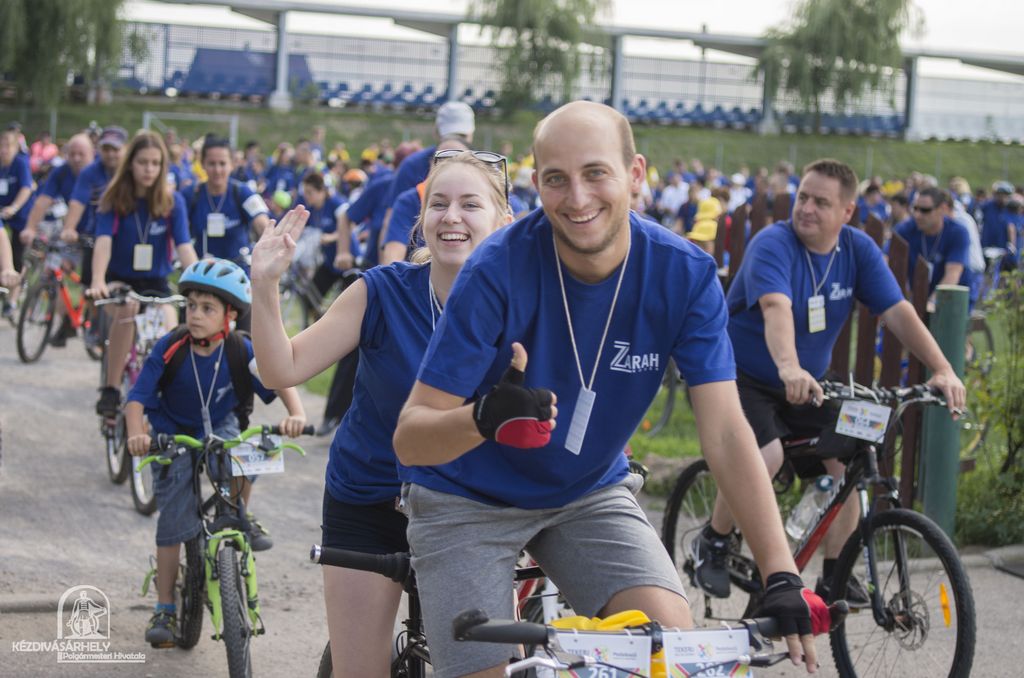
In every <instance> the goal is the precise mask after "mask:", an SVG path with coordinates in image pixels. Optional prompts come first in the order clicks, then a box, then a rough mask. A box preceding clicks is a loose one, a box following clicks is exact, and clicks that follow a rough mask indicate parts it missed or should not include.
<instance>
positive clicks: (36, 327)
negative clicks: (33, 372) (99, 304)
mask: <svg viewBox="0 0 1024 678" xmlns="http://www.w3.org/2000/svg"><path fill="white" fill-rule="evenodd" d="M85 239H86V238H85V237H83V238H82V239H80V240H79V242H78V244H74V245H69V244H67V243H63V242H61V241H60V240H54V241H52V242H51V241H47V240H43V239H38V238H37V239H36V241H35V242H34V243H33V244H32V248H33V249H34V250H36V251H37V252H39V253H40V254H41V255H42V257H41V258H44V268H43V271H42V274H41V275H40V276H39V278H38V280H36V281H35V282H33V283H32V284H31V286H30V287H29V288H28V291H27V292H25V298H24V301H23V302H22V305H21V313H20V314H19V316H18V337H17V345H18V357H19V358H21V361H22V362H25V363H33V362H35V361H37V360H39V358H40V357H41V356H42V355H43V351H45V350H46V346H47V344H49V343H50V338H51V335H52V334H53V322H54V320H55V319H56V318H58V317H60V315H61V313H59V309H60V307H59V306H58V304H63V315H64V317H66V318H67V321H68V323H69V324H70V326H71V327H72V328H73V329H74V330H75V331H76V332H78V331H79V330H81V331H82V335H83V340H84V341H85V350H86V353H88V354H89V357H90V358H92V359H93V360H99V359H100V358H101V357H102V356H103V340H102V336H103V335H102V332H101V331H99V330H101V329H102V328H101V327H100V326H98V325H97V326H95V327H94V323H101V322H102V319H101V318H102V314H101V313H98V312H97V311H96V309H95V307H94V306H93V305H92V304H90V303H88V300H87V299H86V298H85V294H84V284H83V283H82V278H81V276H79V275H78V273H77V272H76V271H75V262H76V259H77V258H78V257H80V255H81V249H82V247H83V246H87V245H88V243H83V242H82V241H83V240H85Z"/></svg>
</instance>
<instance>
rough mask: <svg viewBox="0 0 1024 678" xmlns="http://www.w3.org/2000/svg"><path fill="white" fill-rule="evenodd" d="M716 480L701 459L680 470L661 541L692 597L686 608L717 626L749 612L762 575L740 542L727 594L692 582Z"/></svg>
mask: <svg viewBox="0 0 1024 678" xmlns="http://www.w3.org/2000/svg"><path fill="white" fill-rule="evenodd" d="M717 495H718V484H717V483H716V482H715V478H714V476H712V475H711V471H710V469H708V463H707V461H705V460H704V459H697V460H695V461H694V462H693V463H691V464H690V465H689V466H687V467H686V468H685V469H683V472H682V473H680V474H679V478H678V479H677V480H676V484H675V487H673V488H672V494H671V496H670V497H669V500H668V504H667V505H666V506H665V517H664V518H663V520H662V524H661V541H662V543H663V544H664V545H665V548H666V549H667V550H668V554H669V556H671V557H672V562H674V563H675V564H676V569H678V570H679V572H680V576H681V578H682V580H683V582H684V583H685V584H686V594H687V597H689V599H690V612H691V613H692V614H693V621H694V623H695V624H696V625H697V626H715V625H717V624H718V621H719V620H729V621H734V620H737V619H745V618H746V617H749V616H751V614H752V613H753V611H754V608H755V607H756V606H757V602H758V598H759V597H760V595H759V591H760V588H761V585H760V575H759V574H758V571H757V567H756V565H755V564H754V558H753V556H752V555H750V552H749V549H747V548H746V547H745V546H744V545H743V544H742V543H741V544H739V548H738V549H736V550H735V551H730V554H729V557H728V567H729V579H730V581H731V591H730V595H729V597H728V598H716V597H714V596H710V595H708V594H706V593H705V592H704V590H703V589H701V588H700V587H699V586H698V585H697V583H696V581H695V580H694V573H695V570H696V566H697V563H696V561H695V560H694V556H693V542H694V540H695V539H697V537H698V536H699V535H700V532H701V530H702V529H703V528H704V526H705V525H707V523H708V522H709V521H710V520H711V512H712V510H713V509H714V508H715V497H716V496H717Z"/></svg>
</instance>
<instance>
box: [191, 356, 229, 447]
mask: <svg viewBox="0 0 1024 678" xmlns="http://www.w3.org/2000/svg"><path fill="white" fill-rule="evenodd" d="M188 348H189V356H190V357H191V358H192V374H194V375H195V377H196V391H197V392H198V393H199V408H200V410H201V412H202V415H203V435H204V436H205V437H207V438H209V437H210V436H212V435H213V422H212V421H211V419H210V403H211V402H212V401H213V389H215V388H216V387H217V375H218V374H220V362H221V358H223V357H224V342H223V341H221V342H220V348H219V349H218V351H217V363H216V365H214V367H213V379H212V380H211V381H210V391H209V392H208V393H207V394H206V398H203V387H202V386H201V385H200V384H199V370H198V369H197V368H196V351H195V347H193V346H192V343H191V342H189V345H188Z"/></svg>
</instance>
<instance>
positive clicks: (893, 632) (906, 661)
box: [831, 509, 975, 678]
mask: <svg viewBox="0 0 1024 678" xmlns="http://www.w3.org/2000/svg"><path fill="white" fill-rule="evenodd" d="M868 539H869V540H870V545H869V546H870V551H872V552H873V558H874V564H875V571H876V572H877V577H870V576H869V573H868V568H867V566H866V563H865V557H864V556H863V551H864V540H863V537H862V534H861V531H860V530H857V531H856V532H854V533H853V536H852V537H850V540H849V541H847V542H846V545H845V546H844V547H843V551H842V553H841V554H840V556H839V559H838V561H837V562H836V571H835V575H834V577H835V586H833V587H832V590H833V591H837V592H839V591H845V590H846V584H847V582H848V581H849V580H850V577H851V576H857V577H859V578H860V580H861V581H863V582H865V583H867V584H868V590H869V591H870V590H871V589H872V587H874V588H876V589H877V590H878V593H879V596H880V597H881V605H882V617H883V618H884V620H885V621H884V623H883V624H879V623H878V622H877V621H876V620H875V616H874V615H873V614H872V610H871V609H870V608H864V609H861V610H854V611H851V613H850V615H849V616H848V617H847V618H846V621H845V622H844V623H843V624H842V625H841V626H839V627H838V628H837V629H835V630H834V631H833V632H832V634H831V641H832V655H833V657H835V661H836V667H837V668H838V669H839V675H840V676H844V677H849V678H853V677H854V676H857V677H859V678H865V677H866V676H900V677H901V678H914V677H915V676H920V677H921V678H941V677H943V676H950V677H954V676H955V677H959V676H968V675H970V672H971V664H972V663H973V660H974V641H975V616H974V595H973V594H972V593H971V584H970V582H969V581H968V579H967V573H966V572H965V571H964V567H963V564H962V563H961V562H960V557H959V556H958V555H957V552H956V549H955V547H954V546H953V543H952V542H951V541H950V540H949V538H948V537H947V536H946V535H945V533H944V532H943V531H942V530H941V529H940V528H939V526H938V525H936V524H935V523H934V522H932V521H931V520H929V519H928V518H927V517H925V516H923V515H921V514H920V513H915V512H914V511H909V510H906V509H892V510H887V511H882V512H881V513H876V514H875V515H874V516H872V518H871V523H870V525H869V527H868Z"/></svg>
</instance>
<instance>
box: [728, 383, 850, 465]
mask: <svg viewBox="0 0 1024 678" xmlns="http://www.w3.org/2000/svg"><path fill="white" fill-rule="evenodd" d="M736 388H737V389H738V390H739V393H740V404H741V405H742V406H743V414H745V415H746V417H747V421H748V422H750V427H751V428H752V429H754V437H755V438H757V446H758V447H764V446H765V445H767V444H768V443H770V442H771V441H773V440H775V439H776V438H804V437H806V438H814V437H818V438H819V441H818V447H817V456H819V457H825V458H827V457H846V456H849V455H850V454H852V453H853V452H854V451H855V449H856V440H854V439H853V438H849V437H847V436H843V435H839V434H838V433H836V432H835V426H836V419H838V418H839V408H840V406H841V403H839V402H837V401H835V400H826V401H825V403H824V404H823V405H822V406H821V407H815V406H814V405H811V404H810V403H808V404H806V405H793V404H791V403H789V402H788V401H787V400H786V391H785V389H782V388H778V387H775V386H769V385H767V384H765V383H763V382H760V381H757V380H756V379H754V378H753V377H751V376H749V375H747V374H744V373H743V372H739V373H737V377H736Z"/></svg>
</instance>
